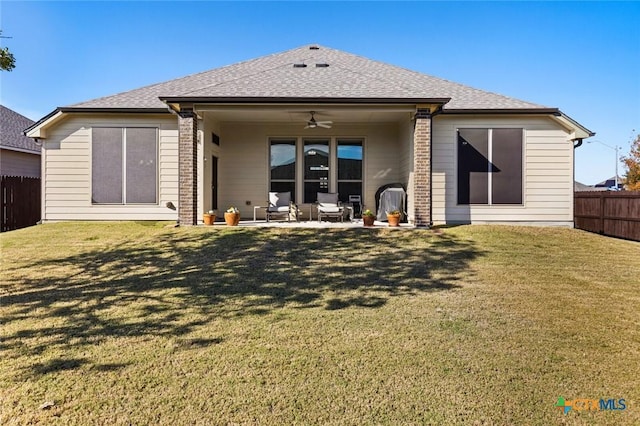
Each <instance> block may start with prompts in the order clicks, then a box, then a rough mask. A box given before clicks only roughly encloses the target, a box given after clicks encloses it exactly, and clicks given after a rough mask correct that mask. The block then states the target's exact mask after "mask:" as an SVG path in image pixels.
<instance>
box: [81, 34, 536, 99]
mask: <svg viewBox="0 0 640 426" xmlns="http://www.w3.org/2000/svg"><path fill="white" fill-rule="evenodd" d="M294 64H300V65H301V64H304V65H306V67H294ZM317 64H325V65H328V66H322V65H321V66H320V67H317V66H316V65H317ZM159 98H164V99H166V98H181V99H195V98H206V99H207V100H210V101H212V102H214V101H215V100H216V99H225V100H229V99H234V98H235V99H253V100H255V99H256V98H260V99H263V98H267V99H272V100H273V99H278V98H284V99H289V98H295V99H298V100H300V99H304V98H309V99H314V100H318V99H343V100H352V99H353V100H356V99H358V100H366V99H392V100H402V99H407V100H408V99H411V100H420V99H424V100H428V99H437V100H440V101H442V102H443V103H444V102H447V101H448V100H449V98H450V99H451V100H450V101H449V102H447V103H446V105H445V106H444V109H445V110H476V109H493V110H512V109H518V110H530V109H546V107H544V106H542V105H538V104H534V103H530V102H525V101H521V100H518V99H514V98H510V97H507V96H503V95H499V94H496V93H491V92H486V91H482V90H478V89H474V88H472V87H469V86H465V85H462V84H458V83H453V82H451V81H447V80H443V79H440V78H436V77H432V76H429V75H425V74H421V73H418V72H415V71H410V70H407V69H404V68H400V67H397V66H393V65H389V64H385V63H383V62H378V61H373V60H370V59H367V58H364V57H361V56H357V55H353V54H351V53H346V52H342V51H340V50H335V49H330V48H327V47H322V46H317V45H311V46H309V45H307V46H303V47H299V48H297V49H292V50H288V51H285V52H281V53H276V54H273V55H268V56H263V57H260V58H257V59H253V60H249V61H245V62H240V63H237V64H233V65H229V66H226V67H222V68H216V69H213V70H210V71H205V72H202V73H199V74H194V75H190V76H187V77H183V78H178V79H175V80H171V81H167V82H164V83H159V84H154V85H151V86H146V87H142V88H140V89H135V90H131V91H128V92H124V93H119V94H116V95H113V96H107V97H103V98H99V99H93V100H90V101H86V102H82V103H79V104H75V105H71V106H70V107H71V108H120V109H122V108H166V104H164V103H163V102H162V101H161V100H160V99H159Z"/></svg>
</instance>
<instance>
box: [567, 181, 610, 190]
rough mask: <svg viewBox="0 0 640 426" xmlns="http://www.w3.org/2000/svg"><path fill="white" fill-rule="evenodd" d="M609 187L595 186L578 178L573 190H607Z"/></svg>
mask: <svg viewBox="0 0 640 426" xmlns="http://www.w3.org/2000/svg"><path fill="white" fill-rule="evenodd" d="M607 189H608V188H595V187H593V186H591V185H585V184H584V183H580V182H578V181H577V180H576V181H574V182H573V190H574V191H576V192H584V191H606V190H607Z"/></svg>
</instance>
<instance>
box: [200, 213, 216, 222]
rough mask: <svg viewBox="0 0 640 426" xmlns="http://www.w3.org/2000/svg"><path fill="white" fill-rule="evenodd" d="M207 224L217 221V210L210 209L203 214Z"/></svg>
mask: <svg viewBox="0 0 640 426" xmlns="http://www.w3.org/2000/svg"><path fill="white" fill-rule="evenodd" d="M203 220H204V224H205V225H213V222H215V221H216V212H215V211H213V210H209V211H208V212H206V213H205V214H204V216H203Z"/></svg>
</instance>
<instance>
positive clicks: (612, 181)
mask: <svg viewBox="0 0 640 426" xmlns="http://www.w3.org/2000/svg"><path fill="white" fill-rule="evenodd" d="M623 181H624V179H623V178H621V177H620V176H618V187H619V188H621V187H622V186H623V185H622V182H623ZM615 186H616V177H615V176H611V177H610V178H609V179H606V180H603V181H602V182H598V183H596V184H595V185H594V187H596V188H615Z"/></svg>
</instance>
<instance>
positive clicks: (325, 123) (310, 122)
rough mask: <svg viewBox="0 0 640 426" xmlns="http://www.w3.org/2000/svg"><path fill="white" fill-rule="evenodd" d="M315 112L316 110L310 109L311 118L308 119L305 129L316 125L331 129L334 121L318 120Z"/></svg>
mask: <svg viewBox="0 0 640 426" xmlns="http://www.w3.org/2000/svg"><path fill="white" fill-rule="evenodd" d="M315 113H316V112H315V111H309V114H311V119H309V120H308V121H307V125H306V127H305V129H315V128H316V127H323V128H325V129H330V128H331V125H332V124H333V121H316V118H315V117H314V115H315Z"/></svg>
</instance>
